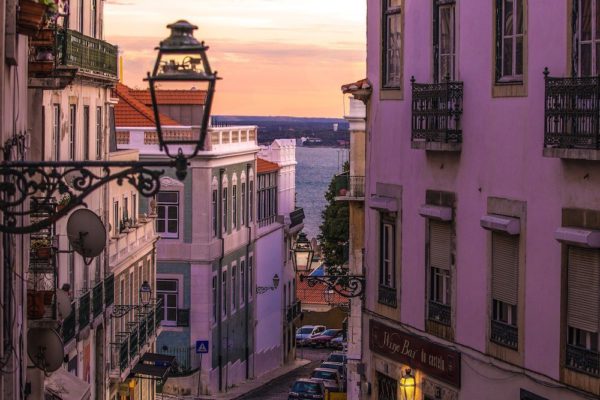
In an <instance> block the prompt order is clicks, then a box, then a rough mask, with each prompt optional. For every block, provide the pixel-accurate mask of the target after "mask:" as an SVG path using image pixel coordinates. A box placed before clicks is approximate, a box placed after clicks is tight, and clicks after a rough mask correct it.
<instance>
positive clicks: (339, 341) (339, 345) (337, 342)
mask: <svg viewBox="0 0 600 400" xmlns="http://www.w3.org/2000/svg"><path fill="white" fill-rule="evenodd" d="M345 336H346V335H339V336H336V337H334V338H333V339H331V341H330V342H329V347H331V348H332V349H338V350H344V351H345V350H346V348H347V347H348V342H347V341H346V337H345Z"/></svg>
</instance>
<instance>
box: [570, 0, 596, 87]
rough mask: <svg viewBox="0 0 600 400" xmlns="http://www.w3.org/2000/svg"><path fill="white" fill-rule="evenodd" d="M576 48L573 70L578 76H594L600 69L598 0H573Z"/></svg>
mask: <svg viewBox="0 0 600 400" xmlns="http://www.w3.org/2000/svg"><path fill="white" fill-rule="evenodd" d="M573 12H574V19H575V20H576V21H577V22H576V27H575V32H574V34H575V40H574V43H575V44H576V46H577V47H576V48H575V49H574V51H573V61H574V65H573V67H574V72H576V74H577V75H578V76H596V75H598V73H599V71H600V68H599V66H600V3H599V2H598V0H574V1H573Z"/></svg>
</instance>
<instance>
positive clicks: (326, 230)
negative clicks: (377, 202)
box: [317, 162, 350, 268]
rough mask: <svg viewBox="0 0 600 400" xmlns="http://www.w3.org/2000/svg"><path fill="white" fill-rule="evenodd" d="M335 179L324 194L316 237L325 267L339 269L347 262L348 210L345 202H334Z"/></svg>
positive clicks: (347, 165)
mask: <svg viewBox="0 0 600 400" xmlns="http://www.w3.org/2000/svg"><path fill="white" fill-rule="evenodd" d="M349 170H350V164H349V163H348V162H346V163H344V166H343V171H344V172H346V173H348V171H349ZM336 189H337V185H336V177H335V176H334V177H333V179H332V180H331V183H329V188H328V189H327V192H326V193H325V199H326V200H327V207H325V209H324V210H323V211H322V212H321V218H322V221H323V223H322V224H321V226H320V227H319V229H320V231H321V232H320V233H319V234H318V235H317V239H318V240H319V245H320V246H321V254H322V256H323V261H324V262H325V265H327V266H328V267H330V268H332V267H333V268H335V267H341V266H343V265H344V264H345V263H346V262H347V261H348V240H349V235H348V232H349V217H348V215H349V210H348V202H347V201H335V196H336V195H338V193H337V190H336Z"/></svg>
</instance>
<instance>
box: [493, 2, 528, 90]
mask: <svg viewBox="0 0 600 400" xmlns="http://www.w3.org/2000/svg"><path fill="white" fill-rule="evenodd" d="M507 1H511V3H512V32H510V33H509V34H507V33H506V32H505V28H506V9H507V7H506V2H507ZM519 4H520V5H521V9H520V10H519ZM519 11H520V12H521V14H523V16H522V20H523V26H522V29H521V32H518V23H517V22H518V15H519V14H518V12H519ZM524 14H525V0H502V26H501V30H500V32H497V34H498V35H500V42H501V44H502V45H501V46H500V54H497V55H496V57H499V59H500V76H499V78H498V82H500V83H502V82H522V81H523V74H524V70H525V25H526V23H527V21H526V20H525V15H524ZM519 39H521V46H522V49H521V51H522V54H521V63H522V64H521V73H520V74H517V67H518V65H517V42H518V40H519ZM506 41H510V42H511V46H512V49H511V58H512V63H511V66H510V71H509V73H507V72H506V71H505V70H504V60H505V58H504V54H505V52H504V49H505V46H506Z"/></svg>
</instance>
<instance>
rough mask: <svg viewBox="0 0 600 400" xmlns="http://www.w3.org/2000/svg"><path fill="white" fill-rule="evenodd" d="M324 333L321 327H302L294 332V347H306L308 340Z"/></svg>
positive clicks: (323, 328) (323, 327)
mask: <svg viewBox="0 0 600 400" xmlns="http://www.w3.org/2000/svg"><path fill="white" fill-rule="evenodd" d="M324 331H325V326H323V325H304V326H302V327H300V328H298V330H297V331H296V346H306V345H308V344H309V343H310V339H311V338H312V337H313V336H316V335H318V334H320V333H322V332H324Z"/></svg>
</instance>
